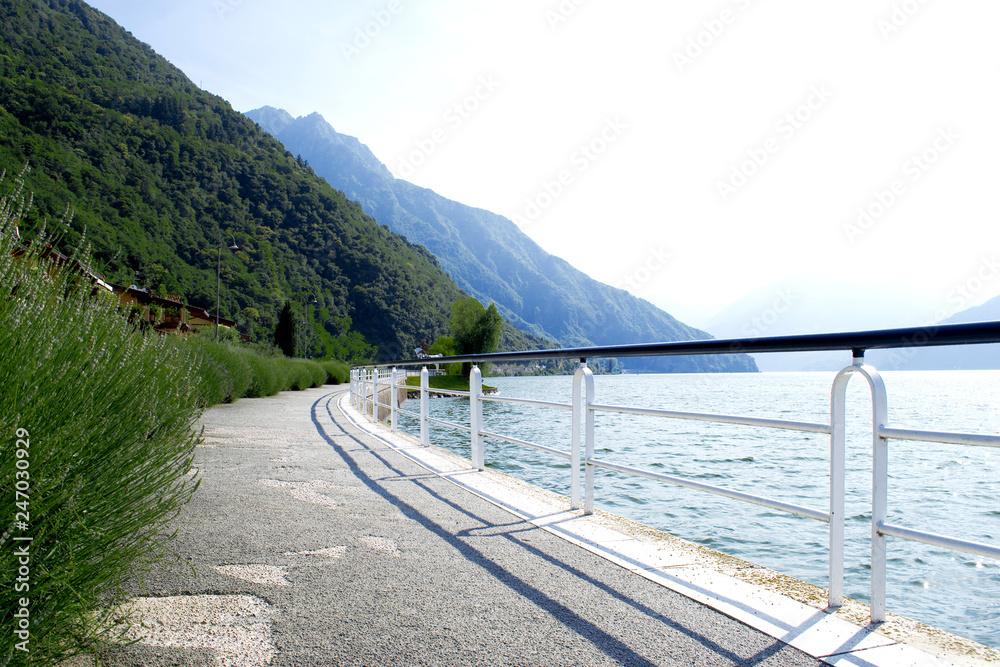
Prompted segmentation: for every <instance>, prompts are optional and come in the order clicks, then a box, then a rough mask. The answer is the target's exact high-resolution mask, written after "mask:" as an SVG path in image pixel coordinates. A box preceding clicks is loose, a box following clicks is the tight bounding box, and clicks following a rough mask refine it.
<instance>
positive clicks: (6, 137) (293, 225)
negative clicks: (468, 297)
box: [0, 0, 464, 358]
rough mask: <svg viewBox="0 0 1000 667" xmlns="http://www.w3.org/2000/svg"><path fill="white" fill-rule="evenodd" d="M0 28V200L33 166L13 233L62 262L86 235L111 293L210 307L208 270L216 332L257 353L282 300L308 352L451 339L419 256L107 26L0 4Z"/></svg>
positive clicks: (444, 294)
mask: <svg viewBox="0 0 1000 667" xmlns="http://www.w3.org/2000/svg"><path fill="white" fill-rule="evenodd" d="M0 25H2V26H3V39H2V40H0V168H4V169H6V172H7V179H8V180H7V182H6V183H5V184H4V187H3V191H7V192H9V191H10V190H11V189H12V185H11V182H10V181H11V180H12V179H13V178H14V175H16V174H18V173H20V172H21V171H22V168H23V167H24V165H29V166H30V168H31V171H30V173H28V174H26V176H25V182H26V185H25V188H26V190H27V191H30V192H33V193H34V207H33V212H32V213H31V215H30V216H29V217H28V218H27V220H26V224H25V227H26V228H25V229H24V230H22V232H23V233H32V232H34V231H36V230H37V229H39V228H41V226H42V224H43V221H45V220H48V221H49V226H50V228H51V227H52V226H53V225H54V226H56V227H59V228H60V230H61V231H59V236H58V237H57V239H56V243H57V245H59V246H60V248H63V249H67V248H72V247H73V246H74V245H75V244H76V243H78V242H79V241H80V239H81V238H82V237H83V234H84V230H86V240H87V242H89V243H90V244H91V245H92V251H93V253H94V255H95V258H96V261H97V264H98V269H99V270H100V271H102V272H104V273H105V275H106V277H107V278H108V279H109V280H111V281H114V282H118V283H123V284H126V285H128V284H131V283H138V284H140V286H143V285H145V286H148V287H149V288H150V289H151V290H152V291H154V292H156V293H159V294H161V295H165V294H166V293H170V294H174V295H178V296H181V297H182V298H183V299H184V300H186V301H187V302H188V303H191V304H194V305H197V306H202V307H205V308H208V309H212V308H213V306H214V304H215V300H216V279H217V278H216V274H217V270H219V269H218V266H219V263H220V262H221V299H222V307H221V314H222V316H223V317H228V318H231V319H234V320H236V321H237V322H238V328H239V329H240V330H241V331H244V332H246V333H249V334H250V335H251V336H252V337H253V338H255V339H260V340H268V339H269V338H270V336H271V333H272V332H273V330H274V325H275V323H276V321H277V317H278V314H279V312H280V310H281V308H282V306H283V304H284V302H285V301H286V300H290V301H292V302H293V303H294V304H296V305H297V312H298V318H299V320H300V322H301V323H303V324H305V325H306V329H308V330H309V336H308V338H309V339H310V340H311V342H312V349H311V352H312V353H314V354H322V353H333V354H336V355H337V356H340V357H347V358H349V357H351V356H353V355H358V354H360V355H364V354H366V353H368V352H370V347H368V344H373V345H376V346H378V348H379V357H381V358H398V357H399V356H404V355H405V356H410V355H412V350H413V348H414V347H416V345H418V344H419V342H420V341H422V340H428V339H429V340H433V339H434V338H435V337H437V336H438V335H440V334H443V333H446V332H447V331H448V329H449V318H450V304H451V303H452V301H454V300H455V299H457V298H460V297H462V296H463V295H464V293H463V292H462V290H461V289H460V288H459V287H458V286H457V285H456V284H455V283H454V282H453V281H452V280H451V279H450V278H449V277H448V276H447V275H446V274H445V273H444V272H443V271H442V268H441V265H440V264H439V263H438V260H437V259H436V258H435V257H434V256H433V254H431V252H429V251H428V250H427V249H426V248H424V247H421V246H419V245H415V244H413V243H410V242H409V241H408V240H407V239H406V238H405V237H403V236H401V235H399V234H394V233H393V232H391V231H390V230H389V228H388V227H386V226H384V225H379V224H378V223H377V222H376V221H375V220H373V219H372V218H371V217H369V216H368V215H366V214H365V213H364V211H363V210H362V208H361V207H360V206H359V205H358V204H356V203H354V202H352V201H350V200H348V199H347V198H346V197H345V196H344V194H343V193H342V192H340V191H337V190H335V189H333V188H332V187H331V186H330V185H329V184H328V183H327V182H326V181H324V180H323V179H321V178H319V177H318V176H317V175H316V174H315V173H314V172H313V170H312V169H310V168H309V167H308V166H307V165H306V164H305V163H304V162H303V161H302V160H301V159H296V158H295V156H294V155H292V154H291V153H289V152H287V151H286V150H285V148H284V146H282V145H281V144H280V143H278V142H277V141H276V140H275V139H274V138H273V137H272V136H271V135H269V134H267V133H265V132H264V131H262V130H261V129H260V128H259V127H258V125H257V124H256V123H254V122H252V121H250V120H248V119H247V118H246V117H244V116H243V115H242V114H239V113H237V112H236V111H234V110H233V109H232V108H231V107H230V105H229V104H228V103H227V102H226V101H225V100H223V99H221V98H219V97H217V96H215V95H212V94H210V93H207V92H205V91H203V90H201V89H199V88H198V87H197V86H195V85H194V84H193V83H192V82H191V81H190V80H189V79H188V78H187V77H186V76H185V75H184V74H183V73H182V72H181V71H180V70H178V69H177V68H175V67H174V66H173V65H171V64H170V63H169V62H167V61H166V60H165V59H164V58H162V57H160V56H158V55H157V54H156V53H155V52H154V51H153V50H152V49H151V48H150V47H148V46H147V45H145V44H143V43H141V42H139V41H138V40H136V39H134V38H133V37H132V36H131V35H130V34H129V33H128V32H126V31H125V30H124V29H122V28H121V27H119V26H118V25H117V24H115V23H114V22H113V21H112V20H111V19H110V18H108V17H107V16H105V15H103V14H101V13H100V12H98V11H96V10H94V9H92V8H91V7H89V6H87V5H86V4H84V3H82V2H79V1H78V0H51V1H50V0H2V1H0ZM67 206H68V207H70V208H71V209H72V210H73V211H74V212H75V213H74V215H73V216H72V220H71V221H69V220H68V219H67V224H66V225H64V226H61V225H60V224H59V223H53V222H52V221H59V220H60V219H62V218H63V213H64V211H65V210H66V208H67ZM233 240H235V242H236V245H238V248H239V249H238V251H232V250H230V249H229V246H230V245H232V241H233ZM220 257H221V260H220Z"/></svg>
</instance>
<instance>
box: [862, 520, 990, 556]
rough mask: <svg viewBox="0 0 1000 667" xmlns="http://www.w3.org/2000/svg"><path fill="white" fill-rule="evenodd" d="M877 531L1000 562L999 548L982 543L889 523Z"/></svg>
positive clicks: (879, 527) (879, 526)
mask: <svg viewBox="0 0 1000 667" xmlns="http://www.w3.org/2000/svg"><path fill="white" fill-rule="evenodd" d="M877 530H878V532H879V533H880V534H882V535H888V536H890V537H898V538H899V539H902V540H909V541H911V542H922V543H923V544H929V545H931V546H932V547H941V548H943V549H950V550H952V551H963V552H965V553H968V554H972V555H974V556H982V557H983V558H995V559H996V560H1000V547H995V546H992V545H990V544H983V543H982V542H970V541H969V540H960V539H957V538H954V537H948V536H947V535H939V534H937V533H927V532H924V531H921V530H913V529H912V528H904V527H903V526H897V525H894V524H891V523H880V524H878V526H877Z"/></svg>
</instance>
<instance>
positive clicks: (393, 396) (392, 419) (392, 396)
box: [389, 366, 399, 433]
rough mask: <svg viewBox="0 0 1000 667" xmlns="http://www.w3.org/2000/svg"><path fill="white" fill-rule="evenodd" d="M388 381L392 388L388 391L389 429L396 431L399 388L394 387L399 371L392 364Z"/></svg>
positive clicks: (397, 380)
mask: <svg viewBox="0 0 1000 667" xmlns="http://www.w3.org/2000/svg"><path fill="white" fill-rule="evenodd" d="M390 378H391V380H390V382H391V383H392V385H391V386H392V389H391V390H390V391H389V430H390V431H392V432H393V433H395V432H396V410H398V409H399V394H398V392H399V389H397V388H396V384H397V383H398V382H399V371H397V370H396V367H395V366H393V368H392V372H391V373H390Z"/></svg>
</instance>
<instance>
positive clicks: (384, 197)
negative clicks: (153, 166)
mask: <svg viewBox="0 0 1000 667" xmlns="http://www.w3.org/2000/svg"><path fill="white" fill-rule="evenodd" d="M247 116H248V117H250V118H252V119H254V120H255V121H257V122H258V123H259V124H260V125H261V127H262V128H263V129H265V130H268V131H269V132H271V133H272V134H273V135H274V136H275V137H277V138H278V139H279V140H280V141H282V142H283V143H284V144H285V146H286V147H287V148H288V149H289V150H290V151H292V152H294V153H296V154H301V156H302V157H303V158H305V159H306V160H308V162H309V164H310V165H311V166H312V167H313V169H315V170H316V173H317V174H319V175H320V176H322V177H323V178H325V179H326V180H327V181H329V182H330V184H331V185H333V186H334V187H336V188H340V189H341V190H343V192H344V193H345V194H346V195H347V197H349V198H350V199H352V200H355V201H357V202H359V203H361V205H362V206H364V208H365V211H367V212H368V213H369V214H370V215H373V216H374V217H375V218H376V219H378V220H379V221H380V222H382V223H384V224H387V225H388V226H389V227H390V228H392V230H393V231H395V232H398V233H400V234H403V235H405V236H406V237H407V238H409V239H410V240H411V241H412V242H414V243H420V244H422V245H425V246H426V247H427V248H428V249H429V250H430V251H431V252H433V253H434V254H435V255H436V256H437V257H438V259H439V260H440V262H441V265H442V266H443V267H444V269H445V271H447V272H448V274H449V275H450V276H451V277H452V278H453V279H454V280H455V282H456V283H458V285H459V286H460V287H461V288H462V289H464V290H465V291H467V292H468V293H469V294H471V295H473V296H475V297H476V298H478V299H479V300H480V301H482V302H483V303H489V302H490V301H494V302H496V304H497V307H498V308H499V310H500V313H501V314H502V315H503V317H504V318H505V319H506V320H508V321H510V322H511V323H513V324H515V325H516V326H518V327H520V328H521V329H524V330H526V331H531V332H532V333H535V334H537V335H540V336H545V337H548V338H551V339H553V340H556V341H558V342H559V343H560V344H561V345H562V346H563V347H576V346H586V345H615V344H630V343H648V342H659V341H676V340H697V339H705V338H711V336H710V335H709V334H707V333H705V332H704V331H700V330H698V329H695V328H693V327H690V326H687V325H686V324H683V323H682V322H679V321H678V320H676V319H675V318H674V317H672V316H671V315H669V314H668V313H666V312H664V311H662V310H660V309H659V308H657V307H655V306H654V305H653V304H651V303H649V302H648V301H645V300H643V299H639V298H636V297H635V296H632V295H631V294H629V293H628V292H626V291H624V290H621V289H617V288H614V287H611V286H610V285H605V284H603V283H600V282H598V281H596V280H594V279H593V278H591V277H589V276H588V275H586V274H584V273H583V272H582V271H579V270H578V269H576V268H574V267H573V266H571V265H570V264H569V263H568V262H566V261H565V260H563V259H560V258H558V257H555V256H554V255H550V254H549V253H547V252H545V251H544V250H543V249H542V248H541V247H539V246H538V244H537V243H535V242H534V241H532V240H531V238H529V237H528V236H527V235H526V234H524V233H523V232H522V231H521V230H520V229H519V228H518V227H517V226H516V225H515V224H514V223H513V222H511V221H510V220H508V219H507V218H504V217H503V216H500V215H497V214H495V213H490V212H489V211H485V210H482V209H477V208H473V207H471V206H466V205H464V204H461V203H459V202H456V201H452V200H449V199H446V198H445V197H442V196H440V195H438V194H436V193H435V192H433V191H431V190H427V189H425V188H421V187H418V186H416V185H414V184H412V183H409V182H407V181H404V180H402V179H396V178H394V177H393V176H392V174H391V173H390V172H389V170H388V169H387V168H386V167H385V165H383V164H382V163H381V162H380V161H379V160H378V159H377V158H376V157H375V156H374V155H373V154H372V152H371V151H370V150H369V149H368V147H367V146H365V145H364V144H362V143H361V142H360V141H359V140H358V139H356V138H354V137H351V136H347V135H343V134H340V133H338V132H336V131H335V130H334V128H333V127H331V126H330V125H329V123H327V122H326V121H325V120H324V119H323V117H322V116H320V115H319V114H316V113H314V114H311V115H309V116H304V117H300V118H293V117H292V116H291V115H290V114H288V113H287V112H286V111H283V110H281V109H275V108H272V107H263V108H261V109H256V110H254V111H250V112H248V113H247ZM498 187H501V186H500V185H499V184H498ZM627 366H629V367H632V368H646V369H649V370H663V371H706V370H708V371H748V370H756V365H755V364H754V362H753V360H752V359H751V358H750V357H748V356H746V355H726V356H717V357H700V358H698V357H665V358H660V359H645V360H637V359H630V360H628V362H627Z"/></svg>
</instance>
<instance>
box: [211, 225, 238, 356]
mask: <svg viewBox="0 0 1000 667" xmlns="http://www.w3.org/2000/svg"><path fill="white" fill-rule="evenodd" d="M230 236H233V235H232V234H230ZM229 249H230V250H234V251H235V250H239V246H237V245H236V237H235V236H233V245H231V246H229ZM221 294H222V232H219V259H218V264H217V266H216V270H215V341H216V342H218V341H219V299H220V296H221Z"/></svg>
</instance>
